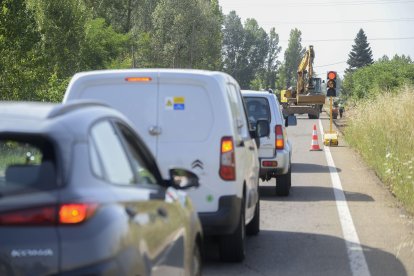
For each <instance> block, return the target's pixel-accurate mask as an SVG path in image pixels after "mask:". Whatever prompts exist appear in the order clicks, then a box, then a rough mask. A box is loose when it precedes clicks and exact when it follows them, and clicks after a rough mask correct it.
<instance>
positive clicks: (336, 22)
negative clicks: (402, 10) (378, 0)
mask: <svg viewBox="0 0 414 276" xmlns="http://www.w3.org/2000/svg"><path fill="white" fill-rule="evenodd" d="M404 21H406V22H407V21H408V22H411V21H414V18H393V19H391V18H388V19H359V20H358V19H355V20H331V21H328V20H325V21H322V20H308V21H264V22H263V23H265V24H290V25H293V24H343V23H345V24H354V23H394V22H404Z"/></svg>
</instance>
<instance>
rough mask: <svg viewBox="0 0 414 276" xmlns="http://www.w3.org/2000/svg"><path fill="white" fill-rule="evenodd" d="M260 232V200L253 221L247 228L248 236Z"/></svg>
mask: <svg viewBox="0 0 414 276" xmlns="http://www.w3.org/2000/svg"><path fill="white" fill-rule="evenodd" d="M259 232H260V199H258V200H257V203H256V210H255V211H254V217H253V219H252V221H250V222H249V224H247V226H246V234H247V235H257V234H259Z"/></svg>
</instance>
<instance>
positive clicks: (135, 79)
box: [125, 77, 152, 82]
mask: <svg viewBox="0 0 414 276" xmlns="http://www.w3.org/2000/svg"><path fill="white" fill-rule="evenodd" d="M125 81H128V82H150V81H152V78H150V77H127V78H125Z"/></svg>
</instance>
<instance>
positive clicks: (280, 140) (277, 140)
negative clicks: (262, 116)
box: [275, 125, 285, 149]
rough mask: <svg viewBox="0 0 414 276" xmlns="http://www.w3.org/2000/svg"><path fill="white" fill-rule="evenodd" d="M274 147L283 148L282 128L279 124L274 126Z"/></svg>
mask: <svg viewBox="0 0 414 276" xmlns="http://www.w3.org/2000/svg"><path fill="white" fill-rule="evenodd" d="M275 134H276V137H275V147H276V149H284V148H285V138H284V136H283V128H282V126H281V125H276V126H275Z"/></svg>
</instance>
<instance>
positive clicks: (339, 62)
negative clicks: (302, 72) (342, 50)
mask: <svg viewBox="0 0 414 276" xmlns="http://www.w3.org/2000/svg"><path fill="white" fill-rule="evenodd" d="M341 63H346V61H338V62H335V63H330V64H325V65H318V66H313V67H315V68H319V67H326V66H331V65H335V64H341Z"/></svg>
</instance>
